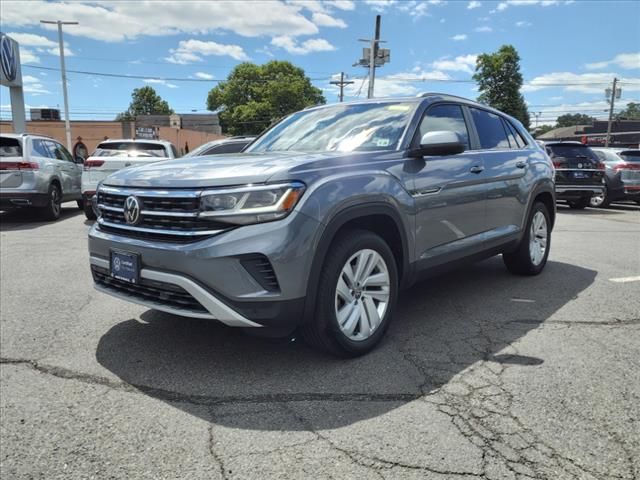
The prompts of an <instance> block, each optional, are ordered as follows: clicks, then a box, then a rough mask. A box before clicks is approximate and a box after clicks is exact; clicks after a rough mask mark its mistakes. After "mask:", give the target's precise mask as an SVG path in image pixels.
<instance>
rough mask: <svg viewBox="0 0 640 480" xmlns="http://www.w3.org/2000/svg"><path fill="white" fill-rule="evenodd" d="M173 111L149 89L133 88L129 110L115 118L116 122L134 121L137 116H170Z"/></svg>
mask: <svg viewBox="0 0 640 480" xmlns="http://www.w3.org/2000/svg"><path fill="white" fill-rule="evenodd" d="M172 113H173V110H172V109H171V107H169V104H168V103H167V101H166V100H163V99H162V97H160V95H158V94H157V93H156V91H155V90H154V89H153V88H152V87H150V86H146V87H142V88H134V89H133V93H131V103H130V104H129V108H128V109H127V110H125V111H124V112H122V113H119V114H118V116H117V117H116V121H128V120H135V118H136V116H137V115H171V114H172Z"/></svg>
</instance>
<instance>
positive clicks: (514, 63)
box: [473, 45, 530, 129]
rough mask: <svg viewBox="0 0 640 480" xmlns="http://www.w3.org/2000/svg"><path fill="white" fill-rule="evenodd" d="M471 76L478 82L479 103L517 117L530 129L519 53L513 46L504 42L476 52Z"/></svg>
mask: <svg viewBox="0 0 640 480" xmlns="http://www.w3.org/2000/svg"><path fill="white" fill-rule="evenodd" d="M473 79H474V80H475V81H476V82H478V90H479V91H480V96H479V97H478V101H479V102H482V103H485V104H487V105H489V106H491V107H493V108H497V109H498V110H501V111H503V112H505V113H507V114H509V115H511V116H513V117H515V118H517V119H518V120H520V121H521V122H522V124H523V125H524V126H525V128H527V129H528V128H529V123H530V118H529V112H528V111H527V105H526V104H525V103H524V97H523V96H522V94H521V93H520V89H521V88H522V74H521V73H520V56H519V55H518V51H517V50H516V49H515V48H514V47H513V46H511V45H503V46H502V47H500V50H498V51H497V52H495V53H484V54H482V55H479V56H478V59H477V60H476V73H475V74H474V75H473Z"/></svg>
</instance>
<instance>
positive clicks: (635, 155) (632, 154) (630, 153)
mask: <svg viewBox="0 0 640 480" xmlns="http://www.w3.org/2000/svg"><path fill="white" fill-rule="evenodd" d="M619 155H620V157H621V158H622V159H623V160H624V161H625V162H640V150H627V151H624V152H620V154H619Z"/></svg>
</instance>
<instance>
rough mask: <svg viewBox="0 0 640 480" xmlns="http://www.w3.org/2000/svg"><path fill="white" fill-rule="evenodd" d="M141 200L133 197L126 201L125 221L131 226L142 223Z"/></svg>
mask: <svg viewBox="0 0 640 480" xmlns="http://www.w3.org/2000/svg"><path fill="white" fill-rule="evenodd" d="M140 210H141V207H140V200H138V199H137V198H136V197H134V196H133V195H132V196H130V197H127V199H126V200H125V201H124V220H125V221H126V222H127V223H128V224H129V225H137V224H138V222H140Z"/></svg>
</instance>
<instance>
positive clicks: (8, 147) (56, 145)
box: [0, 133, 83, 220]
mask: <svg viewBox="0 0 640 480" xmlns="http://www.w3.org/2000/svg"><path fill="white" fill-rule="evenodd" d="M81 177H82V160H81V159H80V158H78V159H74V158H73V157H72V156H71V154H70V153H69V151H68V150H67V149H66V148H65V147H64V146H63V145H62V144H61V143H60V142H58V141H56V140H54V139H53V138H50V137H46V136H43V135H31V134H14V133H3V134H2V135H0V209H2V210H8V209H14V208H20V207H28V208H36V209H38V210H39V211H40V213H41V214H42V216H43V217H44V218H45V219H47V220H57V219H58V218H60V212H61V204H62V202H68V201H74V200H75V201H77V202H78V207H80V208H83V204H82V197H81V194H80V179H81Z"/></svg>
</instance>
